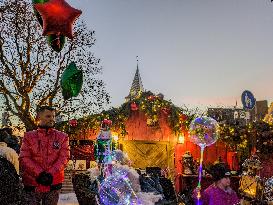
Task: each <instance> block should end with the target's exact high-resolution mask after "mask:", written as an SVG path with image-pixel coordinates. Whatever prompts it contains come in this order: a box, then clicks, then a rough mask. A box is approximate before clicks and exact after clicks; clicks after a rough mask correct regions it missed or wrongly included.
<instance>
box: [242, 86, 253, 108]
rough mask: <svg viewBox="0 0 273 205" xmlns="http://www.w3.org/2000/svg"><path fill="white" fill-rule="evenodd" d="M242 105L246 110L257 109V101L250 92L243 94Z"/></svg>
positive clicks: (246, 91)
mask: <svg viewBox="0 0 273 205" xmlns="http://www.w3.org/2000/svg"><path fill="white" fill-rule="evenodd" d="M242 104H243V106H244V109H246V110H252V109H253V108H254V107H255V105H256V99H255V98H254V95H253V94H252V93H251V92H250V91H248V90H245V91H244V92H243V93H242Z"/></svg>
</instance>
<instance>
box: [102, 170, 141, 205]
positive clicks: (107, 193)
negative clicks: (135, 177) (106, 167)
mask: <svg viewBox="0 0 273 205" xmlns="http://www.w3.org/2000/svg"><path fill="white" fill-rule="evenodd" d="M127 175H128V172H127V171H126V170H123V169H116V170H115V171H113V174H112V175H110V176H108V177H107V178H106V179H105V180H104V181H103V182H102V183H101V186H100V190H99V196H100V201H101V203H102V204H103V205H142V204H141V202H140V201H139V200H138V198H137V196H136V193H135V192H134V190H133V188H132V187H131V182H130V180H129V178H128V176H127Z"/></svg>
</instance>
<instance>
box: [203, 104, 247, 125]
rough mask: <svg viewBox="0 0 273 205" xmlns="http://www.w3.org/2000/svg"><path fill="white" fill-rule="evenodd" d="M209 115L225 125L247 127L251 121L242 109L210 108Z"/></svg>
mask: <svg viewBox="0 0 273 205" xmlns="http://www.w3.org/2000/svg"><path fill="white" fill-rule="evenodd" d="M207 115H208V116H209V117H212V118H213V119H215V120H217V121H218V122H220V123H225V124H239V125H245V124H246V122H247V120H249V119H250V116H249V113H248V112H245V111H244V110H243V109H240V108H208V111H207Z"/></svg>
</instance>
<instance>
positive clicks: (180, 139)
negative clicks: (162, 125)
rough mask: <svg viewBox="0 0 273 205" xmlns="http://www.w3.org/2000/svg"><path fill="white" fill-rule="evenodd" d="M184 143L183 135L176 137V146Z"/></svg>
mask: <svg viewBox="0 0 273 205" xmlns="http://www.w3.org/2000/svg"><path fill="white" fill-rule="evenodd" d="M184 142H185V137H184V135H179V136H178V139H177V143H178V144H184Z"/></svg>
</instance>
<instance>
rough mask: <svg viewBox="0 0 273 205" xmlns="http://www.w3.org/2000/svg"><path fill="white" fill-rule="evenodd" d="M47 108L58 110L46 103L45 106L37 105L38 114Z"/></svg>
mask: <svg viewBox="0 0 273 205" xmlns="http://www.w3.org/2000/svg"><path fill="white" fill-rule="evenodd" d="M45 110H49V111H56V109H55V108H54V107H51V106H47V105H44V106H39V107H37V109H36V112H37V114H38V113H41V112H44V111H45Z"/></svg>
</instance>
